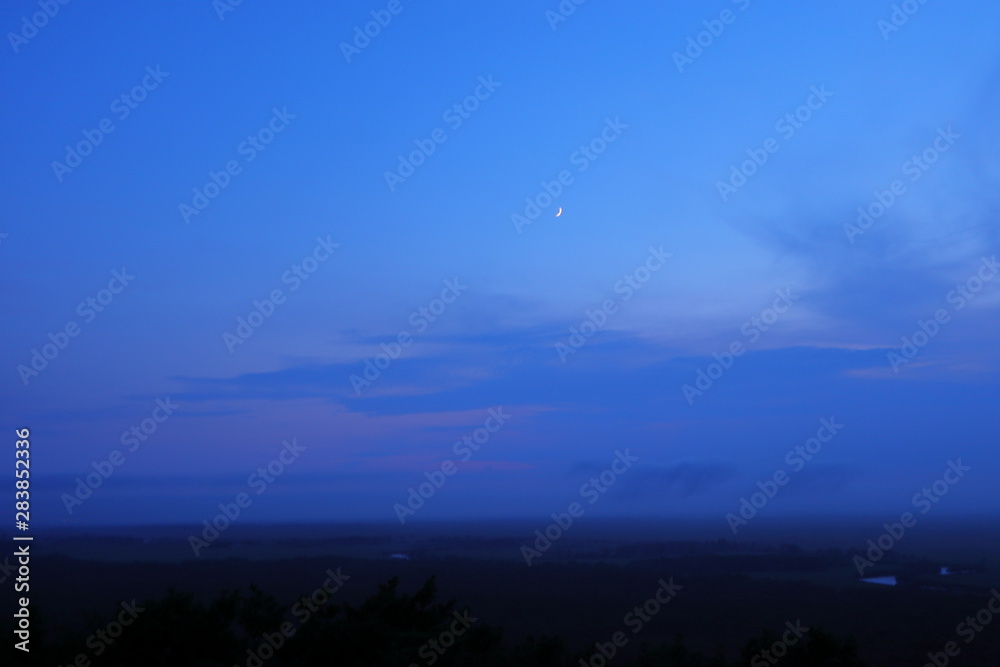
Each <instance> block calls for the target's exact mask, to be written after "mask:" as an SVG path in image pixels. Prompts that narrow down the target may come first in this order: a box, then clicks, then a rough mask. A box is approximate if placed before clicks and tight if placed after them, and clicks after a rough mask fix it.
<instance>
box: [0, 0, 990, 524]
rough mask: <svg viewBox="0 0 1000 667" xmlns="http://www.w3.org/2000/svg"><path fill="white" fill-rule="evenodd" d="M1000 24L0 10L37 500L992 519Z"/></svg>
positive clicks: (943, 9) (152, 516)
mask: <svg viewBox="0 0 1000 667" xmlns="http://www.w3.org/2000/svg"><path fill="white" fill-rule="evenodd" d="M46 8H48V9H46ZM46 11H48V12H49V14H52V15H47V14H45V12H46ZM907 11H908V12H909V13H907ZM998 25H1000V6H998V5H997V4H996V3H992V2H987V1H986V0H975V1H969V2H964V3H958V4H947V3H941V2H926V3H924V4H920V3H917V2H912V3H902V5H893V4H892V3H877V2H876V3H873V2H862V1H860V0H847V1H845V2H841V3H835V4H834V3H800V4H796V5H795V6H789V5H788V4H787V3H762V2H757V1H756V0H736V1H732V2H731V1H729V0H712V1H708V0H706V1H698V2H685V3H662V2H652V1H632V2H622V3H607V2H597V1H592V2H583V3H582V4H579V5H577V4H575V3H571V2H562V3H561V4H560V3H559V2H556V0H540V1H539V2H514V3H460V2H451V1H442V2H437V3H430V2H419V1H417V2H413V1H412V0H398V1H397V0H394V1H393V2H383V1H382V0H378V1H375V2H370V1H366V2H358V3H334V4H331V5H330V6H326V5H322V6H316V4H315V3H304V2H294V1H293V2H286V3H282V4H281V5H280V7H279V6H275V5H273V4H271V3H262V2H251V1H246V2H242V3H239V4H230V1H229V0H217V1H216V2H212V1H210V0H198V1H196V2H187V3H181V4H180V5H178V4H177V3H168V2H164V1H162V0H156V1H152V2H144V3H138V4H137V3H99V4H97V5H96V6H95V5H94V4H93V3H82V2H79V3H78V2H68V3H67V4H58V3H56V2H52V3H51V6H50V5H47V4H46V2H45V1H44V0H43V1H42V2H28V1H23V0H17V1H16V2H7V3H4V5H3V7H2V9H0V26H2V27H3V31H4V33H5V34H6V39H5V41H6V42H7V44H6V45H5V46H4V47H2V48H4V49H6V53H5V54H4V55H3V56H2V58H0V68H2V76H3V80H4V83H5V85H4V90H5V91H6V100H5V104H3V105H2V110H0V114H2V115H3V120H4V127H5V128H6V130H7V131H6V133H5V141H4V146H5V159H4V160H3V161H2V163H0V170H2V177H3V180H4V183H5V184H6V187H5V189H4V194H3V198H4V215H3V216H2V221H0V234H3V236H0V265H2V267H3V270H2V275H3V290H2V296H0V298H2V300H3V312H4V313H5V318H6V319H5V326H4V328H3V332H2V340H3V344H2V366H0V368H2V369H3V372H2V374H0V377H2V378H3V379H2V381H0V400H2V402H3V405H4V406H5V408H4V410H3V426H4V433H6V434H7V435H6V437H7V438H8V440H11V441H12V440H14V439H15V436H14V431H15V429H22V428H29V429H30V434H31V436H30V438H31V445H32V449H31V451H32V459H31V462H32V464H33V465H32V468H31V473H32V491H33V496H32V503H33V508H32V509H33V510H34V512H35V517H34V518H35V520H36V521H37V522H40V523H41V524H44V525H48V526H53V527H59V526H89V525H108V524H147V523H172V524H185V525H187V524H190V525H192V526H198V525H199V524H200V523H201V522H202V521H203V520H206V519H210V518H211V517H213V516H215V515H217V514H218V513H219V512H220V509H219V505H220V504H223V505H225V504H226V503H232V502H234V499H236V498H237V497H238V495H239V494H241V493H244V494H246V496H245V497H246V498H249V499H250V501H251V503H250V504H249V505H247V506H246V507H244V508H243V510H242V514H241V517H240V519H239V520H240V521H241V522H247V523H256V522H261V523H266V522H286V523H289V522H299V521H301V522H313V521H387V522H397V521H398V522H401V523H410V524H411V525H412V524H413V523H416V522H428V521H441V520H450V519H463V520H468V519H473V520H478V519H482V520H487V519H491V518H507V517H518V518H525V519H532V520H534V519H537V520H538V522H539V525H540V526H542V525H544V524H545V522H546V521H548V520H549V517H550V516H551V514H552V513H554V512H555V513H559V512H565V511H566V510H567V507H568V506H569V505H570V504H571V503H573V502H580V503H581V505H582V506H583V507H584V508H585V510H586V513H587V515H588V516H595V517H597V516H601V517H626V516H628V517H665V518H669V517H694V518H704V519H705V520H706V521H707V522H715V524H716V525H718V527H719V530H720V534H725V533H727V532H728V523H727V520H726V518H725V517H726V515H727V514H728V513H735V512H737V511H738V510H739V508H740V506H741V502H742V500H743V499H744V498H750V497H751V495H752V494H754V493H757V492H761V493H764V492H765V491H766V490H767V489H771V490H773V491H774V493H773V494H772V496H771V497H769V498H767V499H766V500H767V502H766V506H763V507H761V508H760V509H759V513H760V514H761V515H767V516H769V517H773V518H780V517H784V516H795V517H811V516H815V517H825V516H831V515H865V516H872V517H877V518H879V519H882V518H884V519H885V520H886V521H891V520H894V519H896V518H898V517H899V515H900V514H901V513H903V512H905V511H907V510H910V511H914V507H916V506H917V503H916V502H915V500H914V496H915V495H917V494H920V493H922V492H923V490H924V489H926V488H930V489H932V491H933V489H934V488H935V487H934V486H933V485H934V483H935V482H936V481H938V480H941V479H945V480H946V481H945V482H942V483H939V484H938V486H937V487H936V488H938V489H939V491H940V489H944V490H945V491H947V493H946V494H944V493H939V495H936V496H935V498H934V502H933V504H930V503H929V502H928V503H927V506H928V507H929V511H932V512H933V513H934V514H935V515H937V516H942V517H947V516H969V515H975V514H994V513H996V512H997V511H998V510H1000V496H997V494H996V492H995V486H994V484H993V482H992V480H993V479H995V475H996V472H997V469H998V467H1000V453H998V450H997V447H996V430H995V418H994V415H995V410H996V406H997V403H998V399H1000V384H998V379H1000V376H998V371H1000V355H998V348H997V345H996V340H997V338H996V331H997V325H998V323H1000V317H998V314H1000V310H998V309H1000V279H997V280H995V279H994V277H995V275H996V274H997V272H998V271H1000V268H998V267H997V266H996V264H995V261H996V256H997V250H998V246H1000V244H998V240H1000V226H998V217H997V216H998V211H1000V206H998V204H1000V201H998V195H997V193H998V188H997V184H998V181H1000V159H998V154H1000V153H998V149H1000V130H998V128H997V124H996V118H997V109H998V103H1000V93H998V84H1000V67H998V66H1000V44H998V43H997V41H996V39H995V36H996V34H997V29H998ZM366 31H367V34H366ZM865 216H868V217H865ZM88 299H89V300H90V301H88ZM379 355H382V356H381V357H380V356H379ZM811 438H812V439H813V440H810V439H811ZM470 443H472V444H474V445H475V448H473V446H472V444H470ZM803 447H805V448H807V449H806V450H805V451H806V453H807V455H808V458H806V456H804V455H803V454H802V451H803V450H802V449H801V448H803ZM796 448H800V449H799V452H798V453H794V452H795V450H796ZM810 448H811V451H810ZM616 460H617V461H619V463H617V464H615V463H614V462H615V461H616ZM624 461H628V464H627V465H626V464H625V463H623V462H624ZM959 461H960V462H959ZM274 462H277V463H274ZM952 464H954V466H953V465H952ZM268 465H270V466H271V473H268V472H267V467H268ZM955 466H958V467H959V468H961V469H962V470H963V473H962V474H961V475H960V476H959V475H958V474H957V473H954V472H952V473H948V474H946V471H948V470H955ZM966 468H967V469H968V470H967V471H966V470H965V469H966ZM258 469H262V470H263V472H262V473H258ZM608 470H611V471H612V472H611V473H607V472H604V471H608ZM275 471H279V472H277V473H276V474H275ZM602 473H603V474H604V480H605V481H604V483H603V485H602V484H600V483H599V484H598V485H593V483H592V482H590V481H589V480H591V479H595V480H598V482H600V480H601V479H602V477H601V476H602ZM779 473H781V474H782V475H785V476H787V477H782V479H785V480H786V483H784V484H782V485H780V486H777V485H774V486H773V487H772V485H770V484H769V480H774V479H775V475H776V474H779ZM435 480H436V481H437V482H439V483H438V484H435ZM609 480H610V481H612V483H611V484H608V483H607V482H608V481H609ZM421 484H425V486H424V487H423V496H424V497H422V498H420V499H416V496H414V495H413V494H414V493H416V494H417V495H418V496H419V495H420V493H421V492H420V491H419V490H418V489H419V488H420V487H421ZM426 484H431V485H433V486H434V488H433V489H431V487H429V486H426ZM588 484H590V486H586V485H588ZM942 485H943V486H942ZM598 487H599V488H600V489H603V490H599V491H595V489H597V488H598ZM760 498H762V496H758V500H759V499H760ZM591 499H593V501H591ZM421 500H422V501H423V502H420V501H421ZM415 506H418V507H416V508H414V507H415ZM403 507H405V508H406V509H407V510H410V511H406V510H402V509H400V508H403Z"/></svg>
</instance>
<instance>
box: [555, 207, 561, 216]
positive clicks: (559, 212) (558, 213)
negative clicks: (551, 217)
mask: <svg viewBox="0 0 1000 667" xmlns="http://www.w3.org/2000/svg"><path fill="white" fill-rule="evenodd" d="M560 215H562V206H560V207H559V211H558V212H557V213H556V217H557V218H558V217H559V216H560Z"/></svg>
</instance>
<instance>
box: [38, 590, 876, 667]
mask: <svg viewBox="0 0 1000 667" xmlns="http://www.w3.org/2000/svg"><path fill="white" fill-rule="evenodd" d="M317 592H318V591H314V592H313V593H312V594H310V595H305V596H303V597H301V598H299V599H298V600H297V601H295V602H294V603H292V604H290V605H287V606H285V605H280V604H279V603H278V602H277V601H276V600H275V599H274V598H273V597H271V596H270V595H268V594H266V593H264V592H262V591H261V590H260V589H258V588H256V587H251V588H250V589H249V591H245V590H240V591H224V592H222V593H221V594H219V595H218V596H217V597H215V598H214V599H211V600H209V601H206V602H201V601H199V600H198V599H196V597H195V595H193V594H191V593H185V592H181V591H177V590H174V589H171V590H170V592H169V593H168V594H167V595H166V596H165V597H163V598H160V599H156V600H147V601H145V602H143V603H141V604H139V605H138V607H136V608H130V607H129V606H128V605H127V604H125V605H122V606H121V607H119V608H118V609H116V610H115V612H116V615H115V618H117V619H119V620H120V621H121V622H122V624H123V625H122V627H116V626H112V627H106V624H107V619H106V618H105V619H103V620H102V619H97V618H93V619H90V621H91V622H90V624H89V627H101V628H103V629H102V630H101V632H100V634H91V635H89V636H76V635H74V634H72V633H68V632H66V633H64V634H63V635H62V636H59V637H51V636H47V635H46V633H45V623H44V610H37V609H36V610H35V611H34V614H33V615H34V617H35V618H36V623H39V627H38V628H37V632H38V634H36V638H37V639H38V640H39V641H36V642H34V650H32V652H31V657H30V660H29V661H28V662H26V663H24V664H31V665H46V666H49V667H51V665H60V666H63V665H65V666H66V667H68V666H69V665H73V664H80V665H81V667H87V665H88V664H92V665H95V667H96V666H97V665H100V666H101V667H133V666H135V665H143V666H144V667H145V666H160V665H162V666H164V667H168V666H169V667H177V666H180V665H184V666H189V667H215V666H225V667H230V666H233V665H243V666H246V667H263V666H265V665H266V666H268V667H312V666H318V665H346V666H354V665H356V666H358V667H379V666H382V665H385V666H386V667H390V666H391V667H406V666H411V665H426V666H428V667H429V666H431V665H435V666H437V667H452V666H466V665H468V666H483V667H492V666H495V667H501V666H507V665H517V666H519V667H533V666H537V667H560V666H566V667H569V666H577V665H592V666H593V667H602V666H603V665H605V664H616V665H632V666H636V667H654V666H664V667H666V666H670V667H735V666H736V665H740V666H745V665H751V666H752V667H759V666H764V665H771V664H775V663H776V662H778V661H779V659H780V664H781V665H783V666H787V667H800V666H809V667H861V666H862V665H864V664H865V663H863V662H862V661H861V660H860V659H859V658H858V657H857V656H858V651H859V648H858V646H857V645H856V642H855V641H854V640H853V639H851V638H837V637H834V636H832V635H831V634H829V633H826V632H824V631H822V630H820V629H817V628H812V629H810V630H808V631H807V632H806V633H805V634H804V635H803V636H802V638H801V639H799V638H795V639H794V641H790V642H788V643H786V642H784V641H783V640H782V632H781V631H782V630H785V629H784V628H782V629H779V630H778V633H777V634H772V633H770V632H764V633H762V634H761V635H760V636H758V637H755V638H748V639H747V641H746V643H745V646H744V647H743V649H742V651H741V652H740V656H739V657H738V659H737V658H733V657H729V658H726V657H725V656H722V655H711V656H709V655H704V654H701V653H697V652H694V651H691V650H688V649H687V648H685V643H684V640H683V638H682V637H679V636H678V637H677V638H676V639H675V640H674V641H673V642H672V643H669V644H662V645H656V646H651V645H646V644H641V645H638V646H634V645H632V644H631V643H630V644H628V645H627V647H626V648H627V650H625V649H619V648H618V647H616V646H615V645H614V643H613V642H612V641H611V638H605V641H602V642H600V644H601V646H597V645H591V646H589V647H586V646H583V647H581V646H573V647H569V646H567V645H566V643H565V641H564V640H563V639H561V638H559V637H554V636H536V637H528V638H526V639H523V640H522V641H520V642H517V643H512V642H508V641H505V640H504V634H503V630H502V629H501V628H500V627H497V626H493V625H489V624H488V623H486V622H484V621H483V620H482V619H478V618H476V616H475V610H470V609H468V608H464V607H460V606H458V605H457V603H456V601H454V600H451V601H445V602H440V601H437V600H436V598H437V586H436V582H435V579H434V578H433V577H432V578H430V579H428V580H427V581H426V582H425V583H424V585H423V586H422V587H420V589H419V590H417V591H416V592H415V593H413V594H406V593H403V592H400V590H399V580H398V579H397V578H395V577H394V578H392V579H390V580H389V581H388V582H387V583H385V584H382V585H379V586H378V590H377V591H376V592H374V594H373V595H371V596H370V597H369V598H368V599H366V600H365V601H364V602H362V603H361V604H359V605H357V606H353V605H350V604H338V603H335V602H333V601H329V600H328V599H327V596H326V595H323V594H319V595H317ZM112 635H117V636H114V637H113V636H112ZM785 637H787V638H789V639H791V638H793V637H794V634H791V633H790V632H788V631H786V632H785ZM602 652H603V653H604V654H609V655H611V656H612V659H608V658H606V657H605V655H602ZM765 652H767V653H765ZM81 655H83V656H84V657H83V658H81V657H80V656H81ZM83 660H86V661H89V662H88V663H86V664H85V663H84V662H82V661H83Z"/></svg>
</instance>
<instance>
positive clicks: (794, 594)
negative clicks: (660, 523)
mask: <svg viewBox="0 0 1000 667" xmlns="http://www.w3.org/2000/svg"><path fill="white" fill-rule="evenodd" d="M163 531H164V532H163V533H162V534H148V535H145V536H139V535H135V536H130V535H128V534H127V533H121V534H119V535H117V536H113V535H108V534H103V535H93V536H85V535H81V534H75V535H69V536H64V537H62V538H58V539H57V538H55V537H53V538H52V539H50V540H49V545H50V552H49V553H44V551H43V553H41V554H40V555H37V556H36V557H35V558H34V559H33V562H32V575H31V576H32V581H33V582H35V584H34V585H33V587H32V593H33V595H32V609H31V612H32V628H33V631H32V641H31V649H32V650H31V652H30V654H29V655H28V656H25V655H24V654H23V653H21V652H16V653H15V658H16V662H15V664H28V665H48V666H51V665H66V666H68V665H80V667H89V665H94V666H95V667H99V666H102V665H106V666H108V667H111V666H117V665H130V666H131V665H170V666H175V665H177V666H180V665H191V666H197V665H205V666H209V665H225V666H226V667H229V666H231V665H248V666H250V667H253V666H261V665H268V666H269V667H270V666H273V667H281V666H284V665H302V666H310V665H365V666H377V665H394V666H396V665H398V666H402V667H406V666H408V665H438V666H449V665H487V666H488V665H498V666H499V665H539V666H543V665H544V666H549V665H553V666H556V665H581V664H583V665H594V666H595V667H596V666H600V665H604V664H609V665H610V664H616V665H649V666H653V665H678V666H694V665H706V666H708V665H712V666H717V667H729V666H730V665H733V666H735V665H751V667H758V666H762V665H788V666H795V665H829V666H845V667H846V666H854V665H869V666H870V667H881V666H883V665H885V666H889V667H897V666H901V665H914V666H915V667H919V666H921V665H925V664H934V663H933V662H931V658H932V657H933V658H934V659H935V660H936V662H937V664H938V667H940V666H942V665H944V664H951V665H958V666H965V667H972V666H976V665H982V666H989V667H996V665H998V664H1000V615H998V614H995V613H994V612H993V611H992V610H991V607H992V608H993V609H997V610H1000V593H997V592H996V590H997V589H996V587H997V586H998V585H1000V574H998V570H997V562H996V561H995V559H994V558H995V552H992V551H991V552H990V553H989V554H988V555H985V556H982V557H980V558H975V557H974V556H976V555H980V554H976V553H972V552H969V553H968V554H967V555H968V556H969V558H967V559H966V560H964V561H955V560H952V561H949V562H948V563H942V562H941V561H940V560H939V559H937V558H935V557H934V556H932V555H929V554H928V553H919V554H914V553H910V554H908V553H906V552H905V551H903V549H902V545H900V547H898V548H895V549H893V550H891V551H889V552H887V553H885V554H884V555H883V556H882V557H881V558H880V559H879V560H878V562H877V563H874V564H873V565H872V566H871V567H870V568H866V572H865V576H866V577H868V576H880V575H885V576H890V575H891V576H894V577H896V581H897V585H895V586H887V585H877V584H871V583H863V582H861V581H859V578H858V572H857V567H856V561H855V556H860V557H866V558H867V556H868V555H869V554H865V549H864V547H865V546H866V545H865V544H864V542H862V543H861V544H859V545H858V547H859V548H855V549H851V548H840V547H830V546H827V547H825V548H818V549H817V548H807V549H803V548H802V547H800V546H798V545H796V544H784V545H782V544H765V543H746V542H735V541H728V540H712V541H705V540H686V541H678V540H652V539H644V540H636V539H633V540H627V539H622V538H621V537H616V538H614V539H611V538H597V537H593V536H588V535H583V534H580V535H577V536H575V539H571V536H568V535H567V536H565V537H563V538H562V539H561V540H559V541H558V542H556V543H555V544H553V546H552V547H551V548H550V549H548V550H547V551H546V552H545V553H544V554H542V556H541V557H539V558H536V559H534V561H533V562H532V564H531V566H530V567H529V566H528V565H526V563H525V560H524V558H523V557H522V556H521V552H520V548H521V546H522V545H523V544H531V540H529V539H528V538H527V536H525V535H519V536H517V537H510V536H507V537H503V536H498V535H492V536H483V535H478V536H477V535H461V534H448V535H436V536H433V535H414V536H411V537H410V538H408V539H404V540H401V539H400V538H398V536H397V537H394V538H389V537H386V536H384V535H380V534H378V532H377V531H374V530H371V529H368V530H358V531H356V534H352V531H350V530H345V529H341V530H339V531H335V532H334V533H332V534H327V535H322V536H318V535H315V532H316V531H313V536H312V537H308V538H307V537H304V536H303V535H302V534H298V535H297V536H291V535H289V534H284V533H281V531H277V530H271V529H268V530H259V531H258V532H257V533H251V532H247V531H244V532H242V533H237V532H236V531H234V532H233V534H232V535H231V536H229V539H228V540H222V539H220V540H218V541H217V542H216V543H213V544H212V546H211V548H210V549H209V550H206V551H205V552H204V553H203V554H202V555H201V556H199V557H198V558H197V559H194V558H192V557H191V553H190V552H187V554H186V555H185V554H184V552H183V550H177V549H175V547H176V545H177V540H176V539H174V538H173V537H172V536H171V537H169V538H168V537H166V534H167V533H168V532H169V531H168V530H167V529H163ZM268 536H269V537H268ZM236 538H238V539H236ZM849 541H850V540H849ZM183 546H184V547H185V548H186V547H187V545H186V544H184V545H183ZM70 554H75V555H70ZM142 555H145V556H147V558H143V557H142ZM953 555H957V554H953ZM403 556H405V557H406V558H404V557H403ZM944 566H948V567H949V568H950V570H948V571H949V572H950V574H947V575H944V574H942V570H941V568H942V567H944ZM984 610H985V611H984ZM994 616H996V619H994ZM949 650H950V651H951V652H952V653H953V655H952V656H949V655H947V651H949ZM928 654H930V656H929V655H928ZM25 658H27V659H25ZM581 661H582V662H581Z"/></svg>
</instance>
